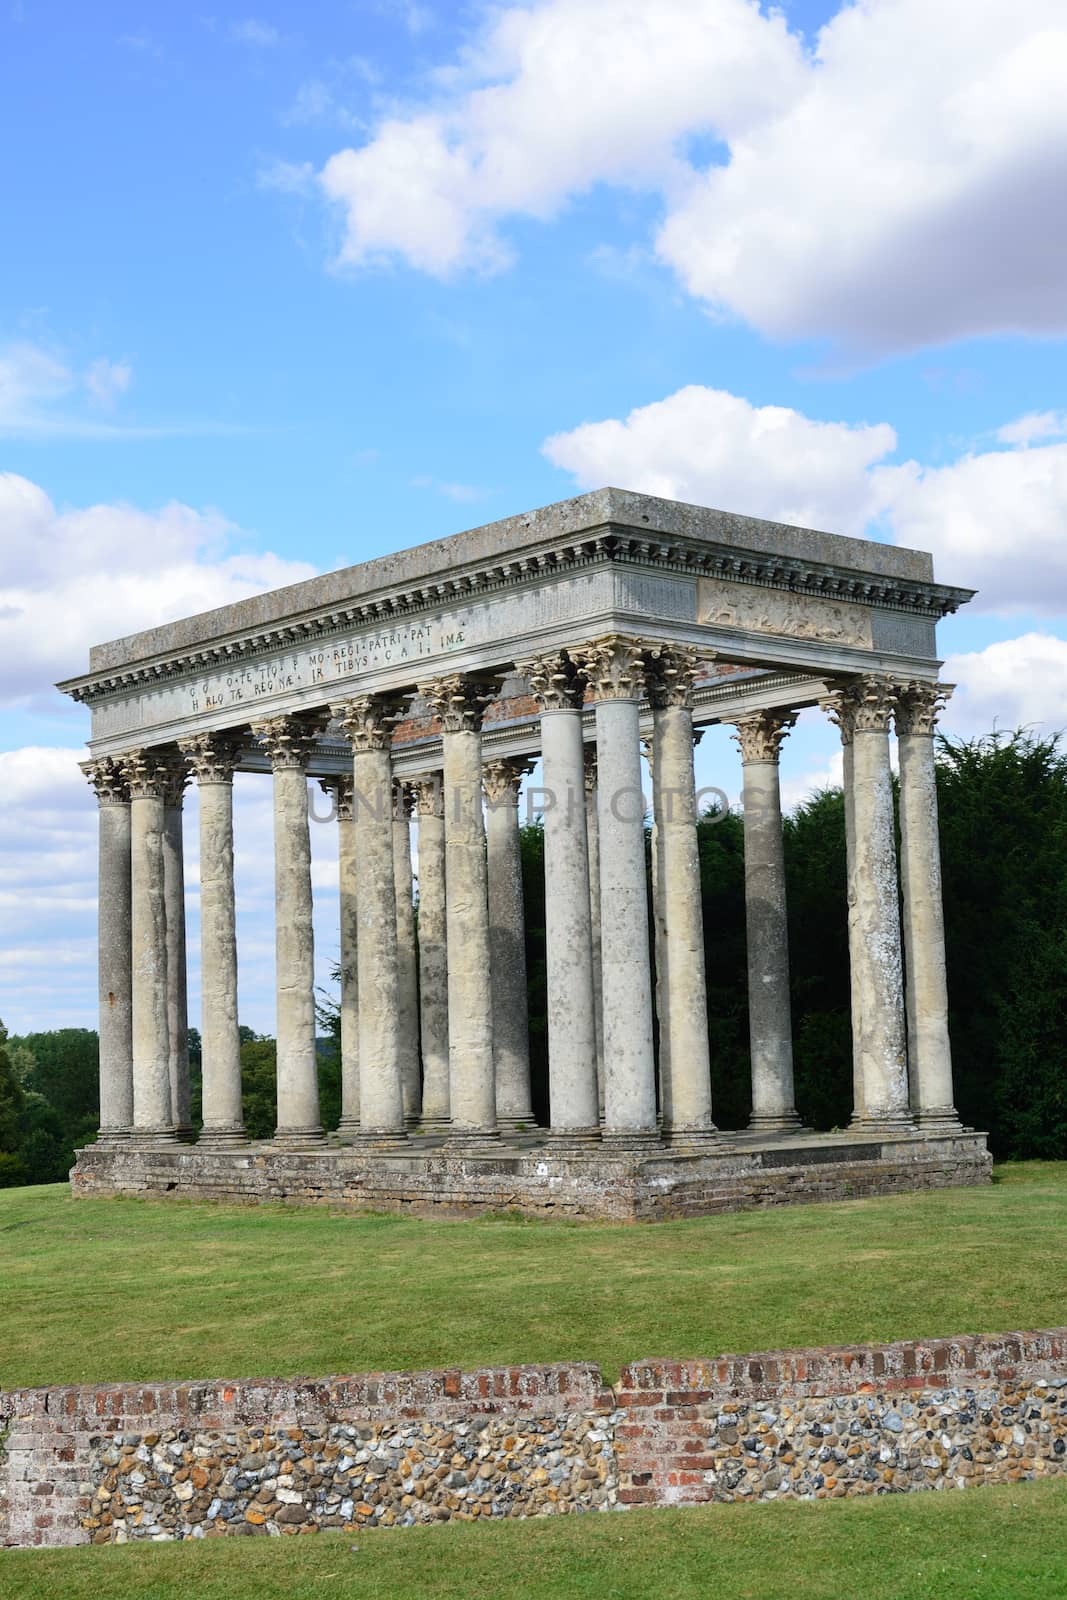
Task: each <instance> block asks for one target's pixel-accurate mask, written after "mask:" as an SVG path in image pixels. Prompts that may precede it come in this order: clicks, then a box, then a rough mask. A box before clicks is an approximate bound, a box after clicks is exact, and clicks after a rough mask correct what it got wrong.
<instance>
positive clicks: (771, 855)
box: [734, 711, 800, 1133]
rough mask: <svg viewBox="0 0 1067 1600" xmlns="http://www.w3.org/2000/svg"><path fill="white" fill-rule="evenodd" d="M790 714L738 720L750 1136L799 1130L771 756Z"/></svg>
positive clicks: (778, 805) (774, 759) (777, 797)
mask: <svg viewBox="0 0 1067 1600" xmlns="http://www.w3.org/2000/svg"><path fill="white" fill-rule="evenodd" d="M796 720H797V719H796V713H795V712H793V711H753V712H750V713H749V714H748V715H747V716H744V717H739V718H738V720H737V722H736V723H735V724H734V726H735V727H736V729H737V732H736V734H735V735H734V737H735V739H736V740H737V742H738V744H739V745H740V747H741V771H742V774H743V782H744V806H745V816H744V825H745V932H746V938H747V946H748V1031H749V1048H750V1054H751V1070H752V1116H751V1119H750V1121H749V1127H750V1128H751V1129H752V1130H753V1132H756V1133H779V1132H781V1133H790V1132H795V1131H796V1129H798V1128H799V1127H800V1118H799V1117H798V1116H797V1111H796V1104H795V1092H794V1088H793V1021H792V1010H791V1006H790V998H789V930H788V924H787V921H786V897H785V849H784V841H783V838H782V797H781V785H780V782H779V775H778V756H779V751H780V749H781V744H782V740H783V739H784V738H785V737H786V736H787V734H788V733H789V730H790V729H791V728H792V727H793V725H794V724H795V722H796Z"/></svg>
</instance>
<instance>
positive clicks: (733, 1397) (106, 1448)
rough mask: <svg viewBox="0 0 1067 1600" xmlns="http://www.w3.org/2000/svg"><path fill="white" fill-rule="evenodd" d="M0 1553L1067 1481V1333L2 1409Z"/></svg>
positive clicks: (19, 1402)
mask: <svg viewBox="0 0 1067 1600" xmlns="http://www.w3.org/2000/svg"><path fill="white" fill-rule="evenodd" d="M0 1438H2V1441H3V1442H2V1448H0V1542H3V1543H5V1544H9V1545H72V1544H83V1543H88V1542H95V1543H110V1542H125V1541H127V1540H132V1539H156V1540H162V1539H179V1538H202V1537H221V1536H227V1535H234V1534H238V1533H241V1534H245V1535H254V1534H257V1533H258V1534H266V1533H279V1534H284V1533H300V1532H314V1531H316V1530H317V1529H319V1528H357V1527H365V1526H397V1525H405V1524H412V1523H416V1522H427V1521H440V1520H449V1519H451V1518H457V1519H463V1520H469V1519H475V1518H479V1519H480V1518H482V1517H500V1516H537V1515H543V1514H546V1513H567V1512H582V1511H587V1512H588V1511H601V1510H609V1509H612V1508H614V1507H616V1506H621V1507H624V1506H628V1505H672V1504H675V1505H676V1504H693V1503H698V1502H704V1501H713V1500H714V1501H726V1500H772V1499H780V1498H786V1497H792V1498H803V1499H824V1498H837V1497H840V1496H845V1495H856V1494H887V1493H901V1492H914V1491H917V1490H923V1489H931V1488H934V1489H944V1488H954V1487H960V1488H962V1487H966V1486H968V1485H969V1484H974V1483H989V1482H1015V1481H1018V1480H1020V1479H1024V1478H1036V1477H1045V1476H1049V1475H1052V1474H1062V1473H1063V1472H1064V1471H1065V1470H1067V1329H1063V1328H1061V1329H1055V1330H1053V1331H1050V1332H1043V1333H1017V1334H1004V1335H1000V1336H995V1337H989V1338H970V1337H965V1338H958V1339H938V1340H928V1341H918V1342H912V1343H902V1344H892V1345H874V1346H854V1347H850V1346H845V1347H835V1348H828V1349H819V1350H792V1351H772V1352H770V1353H765V1354H760V1355H751V1356H721V1357H717V1358H714V1359H711V1360H693V1361H657V1360H648V1361H639V1362H635V1363H633V1364H632V1365H630V1366H628V1367H627V1368H626V1369H625V1370H624V1371H623V1373H622V1375H621V1377H620V1380H619V1383H618V1384H617V1385H616V1386H615V1388H609V1387H606V1386H605V1385H604V1384H603V1382H602V1380H601V1375H600V1372H599V1369H598V1368H597V1367H596V1366H593V1365H588V1364H580V1363H579V1364H570V1365H563V1366H551V1367H508V1368H498V1369H486V1370H480V1371H476V1372H468V1373H464V1372H459V1371H438V1372H424V1373H386V1374H380V1373H379V1374H371V1375H368V1376H361V1377H350V1378H326V1379H323V1380H321V1381H317V1382H316V1381H312V1380H306V1379H294V1380H285V1379H264V1380H260V1381H241V1382H233V1383H225V1382H213V1383H185V1384H173V1383H168V1384H145V1385H140V1384H138V1385H131V1384H125V1385H122V1384H119V1385H102V1386H99V1387H92V1386H88V1387H70V1388H52V1389H30V1390H15V1391H11V1392H8V1393H3V1394H0Z"/></svg>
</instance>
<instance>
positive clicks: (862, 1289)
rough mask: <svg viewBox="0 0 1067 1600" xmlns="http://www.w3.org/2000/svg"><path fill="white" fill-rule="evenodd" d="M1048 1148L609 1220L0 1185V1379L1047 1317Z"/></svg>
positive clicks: (750, 1345)
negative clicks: (718, 1210) (975, 1172)
mask: <svg viewBox="0 0 1067 1600" xmlns="http://www.w3.org/2000/svg"><path fill="white" fill-rule="evenodd" d="M1065 1245H1067V1163H1060V1164H1054V1163H1047V1164H1037V1163H1035V1164H1032V1165H1025V1166H1023V1165H1020V1166H1011V1167H1003V1168H1001V1169H1000V1170H999V1172H998V1175H997V1181H996V1183H994V1184H993V1186H992V1187H988V1188H982V1189H955V1190H947V1191H941V1192H939V1193H933V1194H914V1195H902V1196H899V1197H895V1198H891V1199H886V1200H857V1201H851V1202H847V1203H843V1204H838V1205H831V1206H792V1207H785V1208H782V1209H778V1210H772V1211H763V1212H749V1213H744V1214H740V1215H733V1216H724V1217H707V1218H702V1219H698V1220H695V1221H689V1222H678V1223H669V1224H666V1225H655V1226H643V1227H623V1226H617V1225H616V1226H609V1225H603V1226H601V1225H581V1226H575V1225H568V1224H565V1223H552V1222H549V1223H542V1222H536V1223H530V1222H522V1221H515V1220H508V1219H500V1220H496V1219H480V1220H478V1221H474V1222H426V1221H420V1220H417V1219H413V1218H407V1217H383V1216H370V1217H367V1216H363V1217H361V1216H356V1215H353V1214H342V1213H337V1212H331V1211H324V1210H313V1209H300V1208H296V1207H294V1208H292V1209H286V1208H283V1207H279V1206H274V1207H263V1208H241V1207H229V1206H215V1205H199V1204H192V1203H189V1202H181V1201H179V1202H174V1201H167V1200H149V1201H143V1200H77V1201H74V1200H71V1199H70V1197H69V1195H68V1193H67V1191H66V1190H65V1189H64V1188H60V1187H53V1188H39V1189H12V1190H4V1191H0V1286H2V1291H0V1385H3V1386H5V1387H12V1386H15V1385H18V1384H46V1383H72V1382H90V1381H95V1380H98V1381H105V1380H109V1379H128V1380H151V1379H163V1378H194V1377H235V1378H236V1377H248V1376H255V1375H259V1374H263V1375H272V1376H273V1375H277V1376H292V1375H295V1374H300V1373H304V1374H309V1375H315V1376H325V1375H327V1374H329V1373H336V1372H359V1371H368V1370H374V1369H375V1368H394V1369H396V1368H400V1369H405V1368H418V1367H427V1366H440V1365H457V1366H465V1367H469V1366H474V1365H479V1364H482V1363H507V1362H517V1361H560V1360H576V1359H581V1358H584V1359H590V1360H599V1361H600V1362H601V1363H602V1364H603V1366H604V1368H605V1371H606V1372H607V1374H608V1376H609V1377H612V1376H614V1375H615V1374H617V1372H618V1369H619V1367H620V1366H621V1365H622V1363H623V1362H625V1361H626V1360H628V1359H633V1358H636V1357H640V1356H650V1355H675V1356H684V1355H712V1354H715V1353H718V1352H720V1351H723V1350H739V1351H748V1350H760V1349H766V1348H768V1347H773V1346H781V1345H806V1344H827V1343H837V1342H853V1341H864V1340H882V1339H899V1338H906V1337H918V1336H923V1335H935V1334H950V1333H962V1332H979V1333H981V1332H986V1333H988V1332H999V1331H1006V1330H1009V1329H1012V1328H1017V1327H1041V1326H1049V1325H1054V1324H1059V1323H1062V1322H1065V1321H1067V1249H1065Z"/></svg>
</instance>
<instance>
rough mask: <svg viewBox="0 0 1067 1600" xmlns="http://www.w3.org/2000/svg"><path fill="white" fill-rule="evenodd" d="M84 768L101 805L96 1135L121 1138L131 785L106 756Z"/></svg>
mask: <svg viewBox="0 0 1067 1600" xmlns="http://www.w3.org/2000/svg"><path fill="white" fill-rule="evenodd" d="M82 771H83V772H84V773H85V776H86V777H87V778H88V780H89V782H90V783H91V784H92V786H93V790H94V792H95V794H96V798H97V802H98V805H99V825H100V827H99V832H100V877H99V885H100V887H99V899H98V906H99V911H98V919H99V942H98V975H99V981H100V1132H99V1134H98V1135H97V1137H98V1138H99V1139H102V1140H103V1139H107V1140H111V1139H125V1138H127V1137H128V1135H129V1132H130V1128H131V1125H132V1123H133V1035H132V1018H131V1011H130V791H129V788H128V787H127V785H126V779H125V777H124V775H123V772H122V768H121V766H120V764H119V763H118V762H116V761H114V760H112V759H111V757H105V758H104V759H103V760H102V761H84V762H83V763H82Z"/></svg>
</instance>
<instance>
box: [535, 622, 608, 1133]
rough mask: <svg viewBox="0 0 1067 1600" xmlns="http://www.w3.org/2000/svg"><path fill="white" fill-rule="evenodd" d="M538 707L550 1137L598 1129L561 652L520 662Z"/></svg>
mask: <svg viewBox="0 0 1067 1600" xmlns="http://www.w3.org/2000/svg"><path fill="white" fill-rule="evenodd" d="M520 670H521V671H522V673H523V674H524V676H525V677H526V679H527V682H528V683H529V685H530V691H531V693H532V694H533V695H534V697H535V698H536V700H537V703H538V706H539V708H540V712H541V783H542V786H543V791H544V796H545V809H544V845H545V959H546V967H547V974H546V976H547V1009H548V1081H549V1104H550V1109H551V1114H550V1117H549V1123H550V1127H551V1130H552V1137H553V1139H554V1140H555V1141H556V1142H557V1143H559V1142H563V1143H568V1144H569V1143H574V1142H579V1143H585V1142H587V1141H588V1140H590V1139H595V1138H598V1137H599V1134H600V1107H599V1103H598V1099H597V1079H596V1018H595V1008H596V1000H595V992H594V988H593V930H592V918H591V915H590V902H589V840H588V831H587V823H586V817H585V748H584V744H583V736H582V704H583V701H584V698H585V678H584V676H583V675H582V673H581V672H579V670H578V668H577V666H576V665H575V663H574V661H573V660H572V659H571V657H570V655H569V654H568V653H567V652H566V651H562V652H557V653H554V654H552V655H546V656H539V657H537V658H536V659H534V660H532V661H528V662H525V663H522V664H521V667H520Z"/></svg>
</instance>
